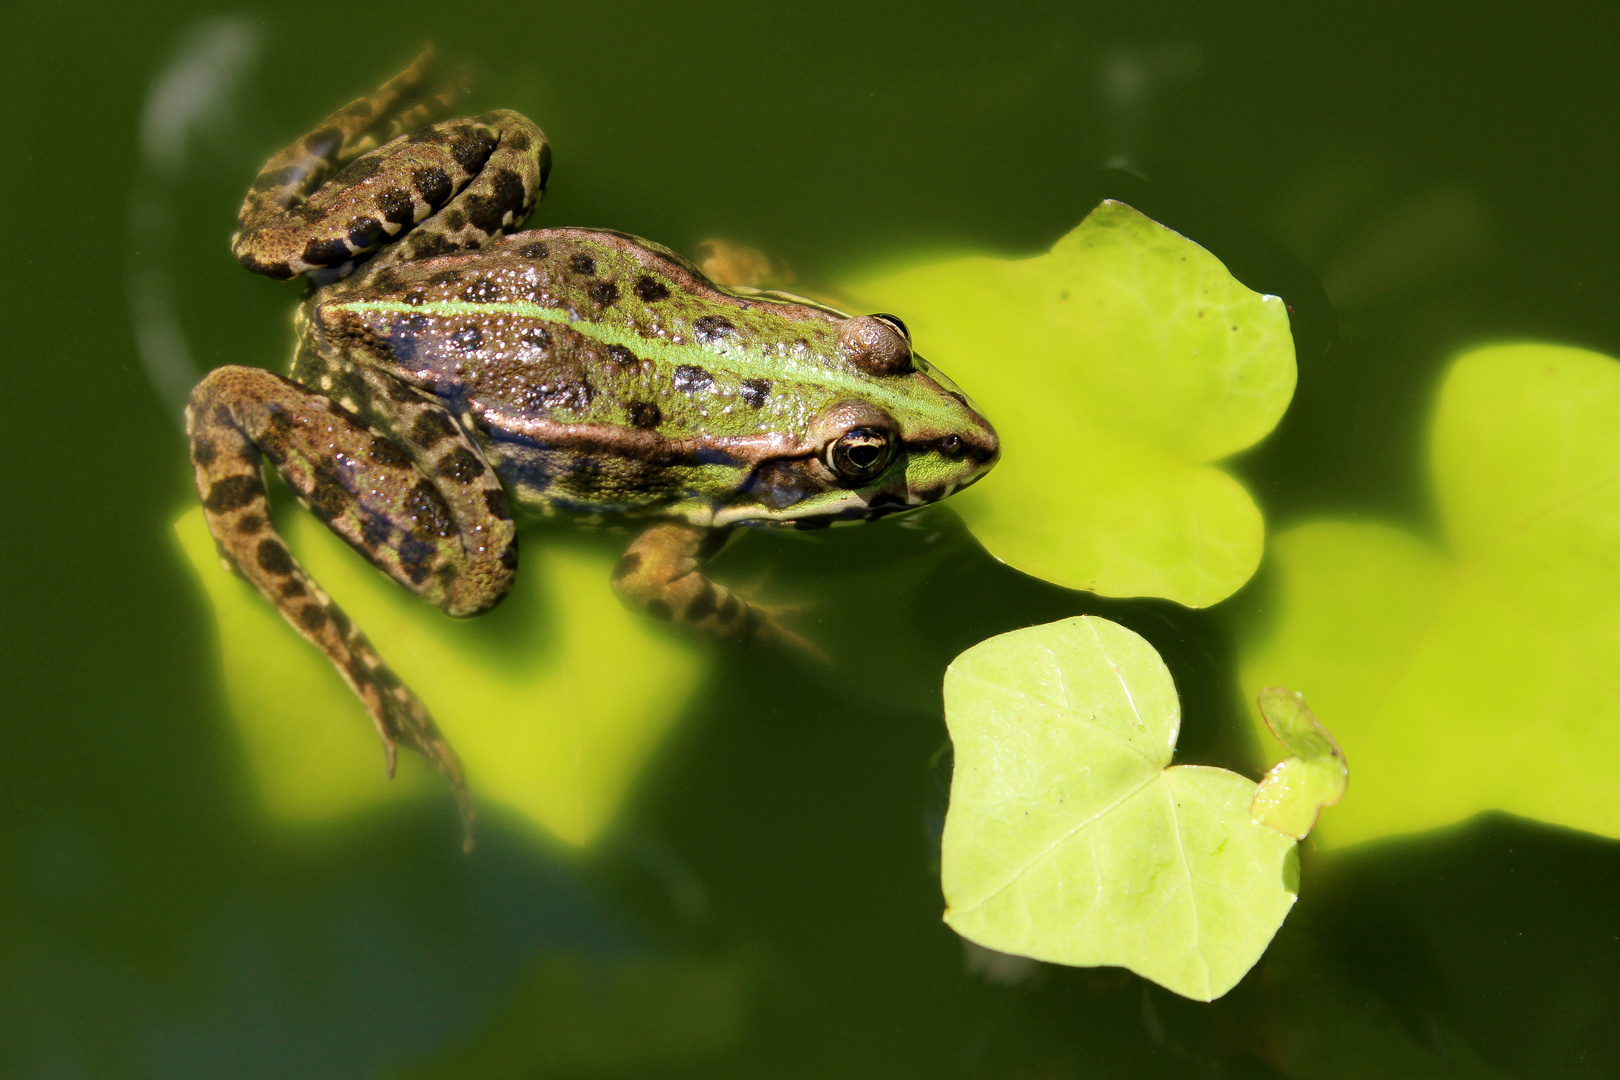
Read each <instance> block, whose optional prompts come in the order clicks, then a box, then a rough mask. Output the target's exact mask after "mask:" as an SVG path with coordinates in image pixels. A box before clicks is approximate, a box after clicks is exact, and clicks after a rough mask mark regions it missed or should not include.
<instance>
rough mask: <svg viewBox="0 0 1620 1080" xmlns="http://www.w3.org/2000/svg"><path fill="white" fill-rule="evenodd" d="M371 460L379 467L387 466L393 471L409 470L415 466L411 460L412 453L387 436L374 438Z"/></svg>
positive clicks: (375, 436) (372, 439)
mask: <svg viewBox="0 0 1620 1080" xmlns="http://www.w3.org/2000/svg"><path fill="white" fill-rule="evenodd" d="M371 460H372V461H375V462H376V463H377V464H378V465H386V466H388V467H389V468H391V469H408V468H410V467H411V466H412V465H413V464H415V462H413V461H412V460H411V455H410V453H409V452H407V451H406V449H405V448H404V447H403V446H401V445H400V444H399V443H397V442H395V441H394V440H393V439H390V438H389V437H388V436H386V435H374V436H372V438H371Z"/></svg>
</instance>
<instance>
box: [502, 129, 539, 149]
mask: <svg viewBox="0 0 1620 1080" xmlns="http://www.w3.org/2000/svg"><path fill="white" fill-rule="evenodd" d="M501 141H502V142H503V143H505V144H506V147H507V149H509V150H516V151H517V152H518V153H520V154H521V153H523V152H524V151H525V150H527V149H528V148H529V147H531V146H533V145H534V140H533V139H530V138H529V133H528V132H527V131H514V132H512V133H511V134H509V135H503V136H502V137H501Z"/></svg>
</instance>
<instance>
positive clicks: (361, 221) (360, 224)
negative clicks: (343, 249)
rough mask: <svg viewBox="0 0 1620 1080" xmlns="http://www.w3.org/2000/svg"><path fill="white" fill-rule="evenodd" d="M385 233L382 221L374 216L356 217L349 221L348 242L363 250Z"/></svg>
mask: <svg viewBox="0 0 1620 1080" xmlns="http://www.w3.org/2000/svg"><path fill="white" fill-rule="evenodd" d="M384 235H386V230H384V229H383V225H382V222H380V221H378V220H377V219H376V218H374V217H357V218H352V219H351V220H350V221H349V243H351V244H353V245H354V246H355V247H356V248H358V249H360V250H361V251H364V250H365V249H366V248H369V247H371V246H372V245H374V244H376V243H377V241H378V240H380V239H382V237H383V236H384Z"/></svg>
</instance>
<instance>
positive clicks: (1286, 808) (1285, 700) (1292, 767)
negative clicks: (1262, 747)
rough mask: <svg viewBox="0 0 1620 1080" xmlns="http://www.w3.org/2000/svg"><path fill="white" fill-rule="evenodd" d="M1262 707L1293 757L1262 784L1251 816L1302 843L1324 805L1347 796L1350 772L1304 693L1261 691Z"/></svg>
mask: <svg viewBox="0 0 1620 1080" xmlns="http://www.w3.org/2000/svg"><path fill="white" fill-rule="evenodd" d="M1259 705H1260V718H1261V719H1262V720H1264V721H1265V724H1266V727H1267V728H1269V729H1270V730H1271V734H1272V735H1274V736H1276V738H1277V741H1278V742H1280V743H1281V744H1282V746H1283V748H1284V749H1285V750H1287V751H1288V752H1289V755H1290V756H1289V757H1287V758H1284V759H1283V760H1282V761H1279V762H1277V764H1275V765H1273V766H1272V767H1271V771H1270V772H1268V773H1266V775H1265V779H1263V780H1261V781H1260V786H1259V787H1258V788H1256V789H1255V792H1254V802H1253V803H1252V804H1250V807H1249V816H1250V817H1252V818H1253V819H1254V820H1255V821H1257V822H1259V823H1260V824H1262V825H1268V826H1270V827H1271V828H1273V829H1276V830H1277V831H1278V832H1280V833H1283V834H1284V835H1286V836H1291V837H1293V838H1294V839H1295V840H1303V839H1305V837H1306V835H1307V834H1309V833H1310V831H1311V829H1313V828H1314V827H1315V826H1316V819H1317V816H1318V815H1319V814H1320V813H1321V811H1322V807H1324V806H1332V805H1333V804H1334V803H1336V802H1338V801H1339V800H1340V799H1342V798H1343V797H1344V789H1345V788H1346V787H1347V786H1348V785H1349V782H1350V770H1349V767H1348V766H1347V765H1346V764H1345V761H1344V753H1343V752H1342V751H1341V750H1340V749H1339V744H1338V743H1336V742H1334V741H1333V736H1332V735H1330V734H1328V730H1327V728H1325V727H1323V726H1322V725H1321V723H1320V722H1319V721H1318V720H1317V719H1316V716H1315V714H1314V713H1312V712H1311V710H1310V708H1309V707H1308V706H1307V705H1306V704H1305V695H1303V694H1301V693H1299V692H1297V691H1294V690H1284V689H1282V688H1281V687H1276V686H1271V687H1267V688H1266V689H1264V690H1262V691H1260V695H1259Z"/></svg>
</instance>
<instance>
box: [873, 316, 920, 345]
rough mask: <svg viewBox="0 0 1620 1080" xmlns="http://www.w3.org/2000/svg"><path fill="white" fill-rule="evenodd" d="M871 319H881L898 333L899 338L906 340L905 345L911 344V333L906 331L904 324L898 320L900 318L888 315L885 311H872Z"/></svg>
mask: <svg viewBox="0 0 1620 1080" xmlns="http://www.w3.org/2000/svg"><path fill="white" fill-rule="evenodd" d="M872 318H874V319H882V320H883V321H884V322H886V323H888V324H889V325H890V326H892V327H894V328H895V329H896V330H898V331H900V336H901V337H903V338H905V339H906V344H908V345H909V344H911V331H910V330H907V329H906V324H905V323H904V322H902V321H901V320H900V316H898V315H890V314H889V313H888V312H886V311H874V312H872Z"/></svg>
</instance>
